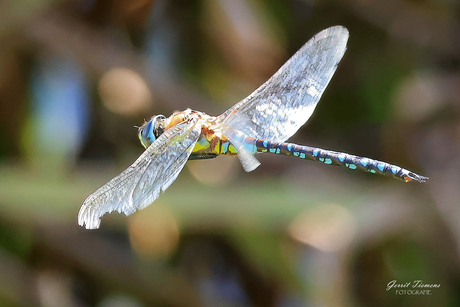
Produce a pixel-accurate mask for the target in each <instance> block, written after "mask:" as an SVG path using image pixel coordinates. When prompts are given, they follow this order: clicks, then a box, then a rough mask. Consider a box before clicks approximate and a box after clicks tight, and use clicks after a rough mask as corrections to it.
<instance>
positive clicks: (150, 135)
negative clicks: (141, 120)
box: [138, 120, 156, 148]
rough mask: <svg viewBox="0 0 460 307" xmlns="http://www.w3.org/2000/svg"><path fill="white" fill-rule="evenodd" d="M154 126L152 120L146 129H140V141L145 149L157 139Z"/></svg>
mask: <svg viewBox="0 0 460 307" xmlns="http://www.w3.org/2000/svg"><path fill="white" fill-rule="evenodd" d="M153 126H154V125H153V123H152V120H150V121H149V122H148V123H147V124H146V125H145V126H144V127H142V128H141V129H139V132H138V136H139V140H140V141H141V144H142V146H144V147H145V148H147V147H149V146H150V144H152V143H153V142H154V141H155V139H156V137H155V133H154V130H153Z"/></svg>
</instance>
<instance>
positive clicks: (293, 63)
mask: <svg viewBox="0 0 460 307" xmlns="http://www.w3.org/2000/svg"><path fill="white" fill-rule="evenodd" d="M347 40H348V30H347V29H346V28H344V27H342V26H335V27H331V28H328V29H326V30H323V31H321V32H319V33H318V34H316V35H315V36H314V37H313V38H312V39H310V40H309V41H308V42H307V43H306V44H305V45H304V46H303V47H302V48H301V49H300V50H299V51H297V53H295V54H294V55H293V56H292V57H291V58H290V59H289V60H288V61H287V62H286V63H285V64H284V65H283V66H282V67H281V68H280V69H279V70H278V71H277V72H276V73H275V74H274V75H273V76H272V77H271V78H270V79H269V80H268V81H267V82H265V83H264V84H262V85H261V86H260V87H259V88H258V89H257V90H255V91H254V92H253V93H252V94H251V95H249V96H248V97H247V98H245V99H244V100H242V101H240V102H239V103H237V104H236V105H234V106H233V107H231V108H230V109H228V110H227V111H226V112H224V113H223V114H222V115H220V116H219V120H221V123H222V124H223V125H224V127H228V128H229V129H234V130H237V131H240V132H242V133H244V134H245V135H247V136H249V137H254V138H257V139H262V140H267V141H277V142H284V141H285V140H287V139H288V138H289V137H291V136H292V135H293V134H294V133H296V132H297V130H298V129H299V128H300V127H301V126H302V125H303V124H305V122H306V121H307V120H308V118H309V117H310V116H311V114H312V113H313V111H314V109H315V107H316V104H317V103H318V101H319V99H320V98H321V95H322V94H323V92H324V90H325V88H326V86H327V85H328V83H329V81H330V80H331V78H332V75H333V74H334V72H335V70H336V69H337V64H338V63H339V62H340V60H341V59H342V57H343V55H344V53H345V50H346V44H347ZM224 133H225V131H224Z"/></svg>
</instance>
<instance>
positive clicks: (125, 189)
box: [78, 119, 201, 229]
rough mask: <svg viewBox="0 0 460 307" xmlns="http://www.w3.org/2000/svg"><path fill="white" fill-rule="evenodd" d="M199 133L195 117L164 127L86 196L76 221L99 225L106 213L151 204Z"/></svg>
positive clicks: (90, 226) (127, 211)
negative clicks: (119, 170)
mask: <svg viewBox="0 0 460 307" xmlns="http://www.w3.org/2000/svg"><path fill="white" fill-rule="evenodd" d="M200 133H201V126H200V125H197V120H196V119H191V120H189V121H185V122H182V123H179V124H177V125H175V126H173V127H171V128H170V129H168V130H166V131H165V132H164V133H163V134H162V135H161V136H160V137H159V138H158V139H157V140H156V141H155V142H153V143H152V145H150V146H149V147H148V148H147V149H146V150H145V151H144V153H142V155H141V156H140V157H139V158H138V159H137V160H136V161H135V162H134V163H133V164H132V165H131V166H129V167H128V168H127V169H126V170H124V171H123V172H122V173H120V174H119V175H117V176H116V177H115V178H113V179H112V180H110V181H109V182H107V183H106V184H105V185H103V186H102V187H100V188H99V189H98V190H96V191H95V192H94V193H93V194H91V195H90V196H88V198H87V199H86V200H85V202H84V203H83V205H82V206H81V208H80V212H79V213H78V224H80V225H81V226H84V225H85V224H86V228H88V229H94V228H98V227H99V225H100V223H101V221H100V218H101V217H102V216H103V215H104V214H106V213H110V212H112V211H118V212H119V213H124V214H126V215H130V214H131V213H133V212H135V211H136V210H139V209H142V208H144V207H146V206H148V205H150V204H151V203H152V202H153V201H154V200H155V199H157V198H158V196H159V195H160V193H161V192H164V191H165V190H166V189H167V188H168V187H169V186H170V185H171V183H173V181H174V180H175V179H176V178H177V176H178V175H179V173H180V171H181V170H182V168H183V167H184V165H185V162H187V159H188V157H189V156H190V154H191V152H192V150H193V148H194V147H195V143H196V141H197V140H198V137H199V136H200Z"/></svg>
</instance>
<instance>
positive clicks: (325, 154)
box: [256, 140, 428, 182]
mask: <svg viewBox="0 0 460 307" xmlns="http://www.w3.org/2000/svg"><path fill="white" fill-rule="evenodd" d="M256 146H257V152H269V153H274V154H281V155H286V156H294V157H297V158H301V159H308V160H313V161H320V162H323V163H325V164H330V165H338V166H345V167H348V168H349V169H360V170H364V171H367V172H371V173H377V174H382V175H386V176H390V177H393V178H397V179H401V180H404V181H406V182H407V181H412V180H416V181H418V182H425V181H426V179H428V178H427V177H424V176H421V175H418V174H415V173H413V172H411V171H409V170H407V169H404V168H401V167H399V166H396V165H392V164H389V163H386V162H382V161H378V160H373V159H369V158H363V157H358V156H355V155H350V154H347V153H343V152H335V151H331V150H325V149H321V148H315V147H309V146H300V145H297V144H292V143H276V142H267V141H262V140H257V141H256Z"/></svg>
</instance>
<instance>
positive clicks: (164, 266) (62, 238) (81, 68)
mask: <svg viewBox="0 0 460 307" xmlns="http://www.w3.org/2000/svg"><path fill="white" fill-rule="evenodd" d="M459 5H460V3H459V2H458V1H435V0H425V1H409V0H386V1H379V0H366V1H364V0H351V1H339V0H329V1H312V0H304V1H302V0H194V1H190V0H177V1H172V0H157V1H154V0H75V1H67V0H59V1H53V0H40V1H32V0H27V1H26V0H23V1H13V0H6V1H1V2H0V210H1V214H0V306H50V307H53V306H61V307H65V306H99V307H106V306H115V307H128V306H130V307H138V306H178V307H179V306H225V307H230V306H279V307H296V306H460V274H459V271H460V261H459V260H460V259H459V247H460V206H459V205H460V204H459V199H460V189H459V188H460V103H459V101H460V27H459V20H460V18H459V14H460V7H459ZM333 25H343V26H345V27H347V28H348V30H349V31H350V40H349V42H348V50H347V52H346V54H345V56H344V58H343V60H342V62H341V63H340V65H339V68H338V70H337V72H336V74H335V76H334V77H333V79H332V81H331V83H330V84H329V87H328V88H327V90H326V92H325V94H324V95H323V98H322V101H321V102H320V103H319V105H318V107H317V109H316V111H315V113H314V114H313V116H312V118H311V119H310V120H309V122H308V123H307V124H306V125H305V126H304V127H303V128H302V129H301V130H300V131H299V132H298V133H297V134H296V135H295V136H294V137H293V138H292V141H293V142H296V143H299V144H305V145H310V146H318V147H321V148H327V149H333V150H336V151H344V152H349V153H352V154H356V155H360V156H368V157H371V158H374V159H378V160H382V161H387V162H390V163H394V164H397V165H400V166H402V167H406V168H408V169H411V170H413V171H415V172H417V173H420V174H422V175H425V176H428V177H430V180H429V181H428V182H427V183H425V184H416V183H410V184H409V183H408V184H406V183H404V182H402V181H398V180H394V179H390V178H387V177H383V176H377V175H372V174H368V173H360V172H356V171H351V170H348V169H342V168H338V167H330V166H327V165H324V164H321V163H314V162H311V161H302V160H298V159H294V158H290V157H283V156H276V155H260V156H258V158H259V159H260V161H261V162H262V165H261V166H260V167H259V168H258V169H257V170H255V171H254V172H252V173H245V172H244V171H243V170H242V167H241V165H240V163H239V161H238V159H236V158H230V157H219V158H217V159H214V160H207V161H189V162H188V163H187V166H186V167H185V169H184V170H183V172H182V173H181V175H180V176H179V178H178V179H177V181H176V182H175V183H174V184H173V185H172V186H171V187H170V188H169V189H168V191H167V192H166V193H165V194H164V195H162V196H161V197H160V198H159V199H158V200H157V201H156V202H155V203H154V204H153V205H151V206H149V207H148V208H146V209H144V210H142V211H140V212H137V213H135V214H133V215H132V216H129V217H125V216H124V215H119V214H116V213H114V214H111V215H108V216H105V217H104V218H103V219H102V224H101V228H100V229H99V230H96V231H89V230H85V229H83V228H81V227H79V226H78V225H77V213H78V210H79V208H80V206H81V204H82V202H83V201H84V199H85V198H86V197H87V196H88V195H89V194H90V193H92V192H93V191H94V190H95V189H97V188H98V187H100V186H101V185H102V184H104V183H105V182H106V181H108V180H109V179H110V178H112V177H113V176H115V175H116V174H117V173H118V172H120V171H122V170H123V169H124V168H126V167H127V166H128V165H130V164H131V163H132V162H133V161H134V160H135V159H136V158H137V157H138V156H139V155H140V153H141V152H142V149H143V148H142V146H141V145H140V143H139V142H138V138H137V129H136V128H134V126H136V125H141V124H142V123H143V120H144V119H147V120H148V119H149V118H150V117H151V116H152V115H153V114H164V115H166V116H169V115H170V114H171V113H172V112H173V111H175V110H183V109H186V108H192V109H195V110H199V111H203V112H206V113H208V114H210V115H218V114H220V113H221V112H223V111H224V110H226V109H227V108H228V107H230V106H231V105H233V104H234V103H236V102H238V101H239V100H241V99H243V98H244V97H245V96H247V95H248V94H250V93H251V92H252V91H253V90H254V89H256V88H257V87H258V86H259V85H260V84H262V83H263V82H264V81H265V80H267V79H268V78H269V77H270V76H271V75H272V74H273V73H274V72H275V71H276V70H277V69H278V68H279V67H280V66H281V65H282V64H283V63H284V62H285V61H286V60H287V59H288V58H289V57H290V56H291V55H292V54H293V53H294V52H295V51H296V50H298V49H299V48H300V47H301V46H302V45H303V44H304V43H305V42H306V41H307V40H308V39H310V38H311V37H312V36H313V35H314V34H315V33H317V32H319V31H320V30H322V29H325V28H327V27H329V26H333ZM392 280H396V281H397V282H398V283H400V284H405V283H408V282H411V283H412V284H413V282H414V281H415V280H423V283H426V284H437V285H440V287H439V288H433V289H431V295H409V294H398V293H396V291H395V289H390V290H388V291H387V289H386V288H387V284H388V283H389V282H391V281H392Z"/></svg>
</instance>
